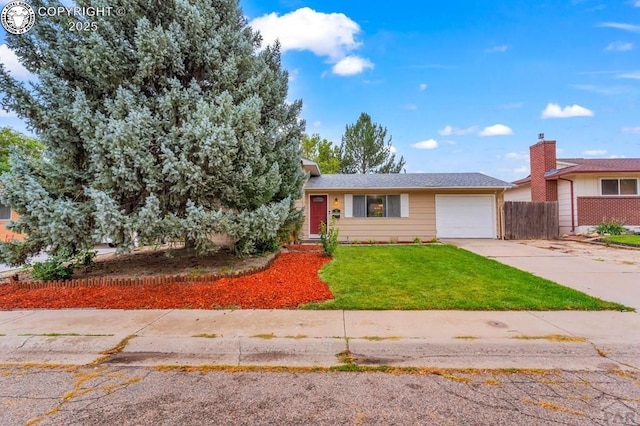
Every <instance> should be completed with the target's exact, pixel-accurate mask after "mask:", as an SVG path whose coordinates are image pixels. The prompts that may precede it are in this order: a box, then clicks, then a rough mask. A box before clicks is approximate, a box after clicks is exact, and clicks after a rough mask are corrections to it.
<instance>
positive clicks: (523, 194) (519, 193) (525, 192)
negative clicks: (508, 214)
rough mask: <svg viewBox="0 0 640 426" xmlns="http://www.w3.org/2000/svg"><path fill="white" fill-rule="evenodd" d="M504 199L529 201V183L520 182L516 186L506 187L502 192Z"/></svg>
mask: <svg viewBox="0 0 640 426" xmlns="http://www.w3.org/2000/svg"><path fill="white" fill-rule="evenodd" d="M504 200H505V201H531V185H529V184H522V185H520V186H518V187H517V188H512V189H507V191H506V192H505V194H504Z"/></svg>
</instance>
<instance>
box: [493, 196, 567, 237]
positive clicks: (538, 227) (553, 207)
mask: <svg viewBox="0 0 640 426" xmlns="http://www.w3.org/2000/svg"><path fill="white" fill-rule="evenodd" d="M504 222H505V223H504V224H505V227H504V231H505V232H504V236H505V238H506V239H507V240H553V239H556V238H558V237H559V236H560V224H559V218H558V202H557V201H550V202H528V201H505V203H504Z"/></svg>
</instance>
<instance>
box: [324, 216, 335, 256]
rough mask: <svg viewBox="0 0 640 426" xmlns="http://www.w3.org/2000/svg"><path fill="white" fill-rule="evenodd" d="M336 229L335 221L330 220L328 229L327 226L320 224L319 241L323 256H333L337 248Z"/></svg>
mask: <svg viewBox="0 0 640 426" xmlns="http://www.w3.org/2000/svg"><path fill="white" fill-rule="evenodd" d="M339 232H340V231H339V230H338V227H337V226H336V220H335V219H333V218H332V219H331V222H330V224H329V227H327V224H326V223H324V222H322V223H320V241H321V242H322V254H324V255H325V256H333V252H334V251H335V250H336V247H338V233H339Z"/></svg>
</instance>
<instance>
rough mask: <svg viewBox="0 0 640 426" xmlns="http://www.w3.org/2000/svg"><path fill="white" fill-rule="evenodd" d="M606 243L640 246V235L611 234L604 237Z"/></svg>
mask: <svg viewBox="0 0 640 426" xmlns="http://www.w3.org/2000/svg"><path fill="white" fill-rule="evenodd" d="M602 240H603V241H604V242H605V243H611V244H625V245H629V246H637V247H640V235H611V236H608V237H604V238H603V239H602Z"/></svg>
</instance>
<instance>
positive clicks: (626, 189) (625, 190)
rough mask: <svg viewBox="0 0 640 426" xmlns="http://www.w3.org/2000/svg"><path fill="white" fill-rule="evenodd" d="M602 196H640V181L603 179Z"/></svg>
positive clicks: (601, 184)
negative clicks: (639, 184)
mask: <svg viewBox="0 0 640 426" xmlns="http://www.w3.org/2000/svg"><path fill="white" fill-rule="evenodd" d="M600 187H601V192H602V195H638V179H602V180H601V181H600Z"/></svg>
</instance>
